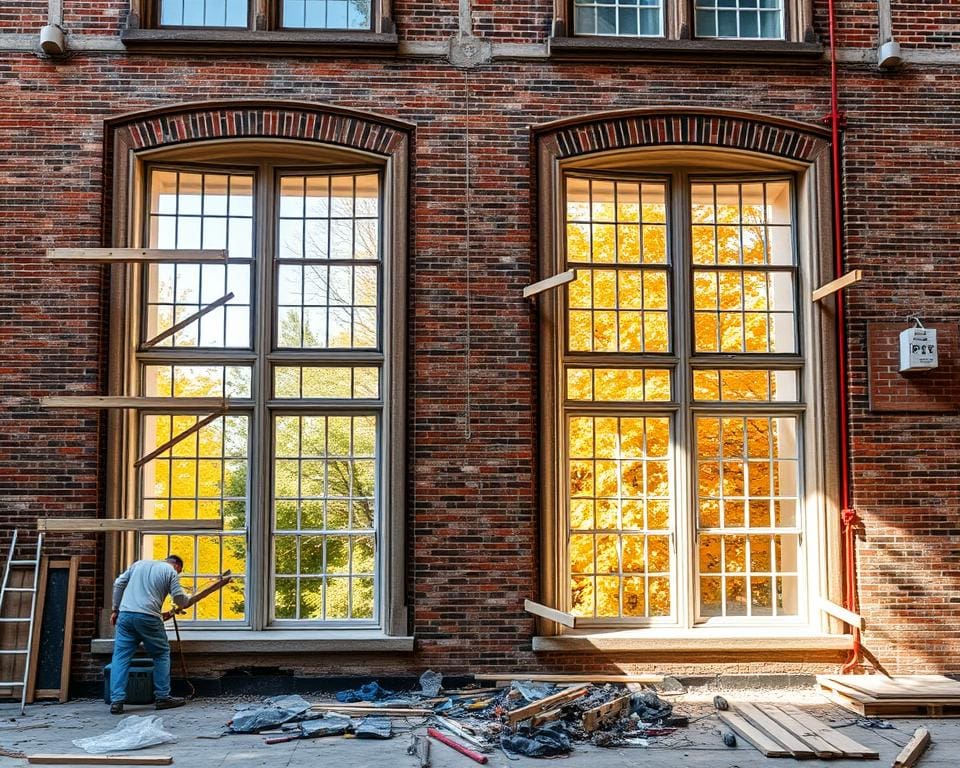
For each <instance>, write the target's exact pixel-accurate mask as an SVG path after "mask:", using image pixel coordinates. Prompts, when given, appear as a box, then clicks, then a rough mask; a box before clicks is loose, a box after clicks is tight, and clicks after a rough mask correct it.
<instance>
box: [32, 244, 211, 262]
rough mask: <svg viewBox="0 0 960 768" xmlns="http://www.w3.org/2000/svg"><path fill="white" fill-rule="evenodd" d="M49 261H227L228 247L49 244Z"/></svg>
mask: <svg viewBox="0 0 960 768" xmlns="http://www.w3.org/2000/svg"><path fill="white" fill-rule="evenodd" d="M47 259H48V260H49V261H80V262H87V263H89V264H129V263H134V262H139V263H165V264H174V263H176V262H195V261H226V259H227V251H225V250H219V249H210V248H204V249H196V248H48V249H47Z"/></svg>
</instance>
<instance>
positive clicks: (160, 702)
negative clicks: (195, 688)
mask: <svg viewBox="0 0 960 768" xmlns="http://www.w3.org/2000/svg"><path fill="white" fill-rule="evenodd" d="M186 703H187V700H186V699H181V698H180V697H179V696H168V697H167V698H165V699H157V709H176V708H177V707H182V706H183V705H184V704H186Z"/></svg>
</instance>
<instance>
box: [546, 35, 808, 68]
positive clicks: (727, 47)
mask: <svg viewBox="0 0 960 768" xmlns="http://www.w3.org/2000/svg"><path fill="white" fill-rule="evenodd" d="M550 56H551V57H552V58H554V59H600V60H609V59H610V58H611V57H613V58H623V59H637V58H667V59H676V58H693V59H727V60H735V61H741V62H743V61H746V60H753V59H760V60H763V59H789V60H794V61H796V60H813V61H817V60H819V59H820V58H822V57H823V46H822V45H820V43H797V42H788V41H785V40H664V39H660V38H637V37H605V36H604V37H600V36H594V37H589V36H583V37H553V38H550Z"/></svg>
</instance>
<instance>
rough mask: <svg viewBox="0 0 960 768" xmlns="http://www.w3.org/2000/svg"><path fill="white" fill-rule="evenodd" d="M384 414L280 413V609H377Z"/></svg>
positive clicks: (305, 613)
mask: <svg viewBox="0 0 960 768" xmlns="http://www.w3.org/2000/svg"><path fill="white" fill-rule="evenodd" d="M377 429H378V417H377V416H376V415H366V416H320V415H317V416H276V417H274V493H273V508H274V540H273V541H274V548H273V550H274V555H273V561H274V573H275V574H276V576H275V584H274V598H275V600H274V606H275V608H274V616H275V618H277V619H281V620H282V619H293V620H298V619H300V620H303V619H313V620H319V619H322V620H331V621H334V620H353V621H367V622H369V621H372V620H373V619H374V617H375V601H374V591H373V590H374V573H375V562H376V558H375V510H374V503H375V501H374V500H375V498H376V439H377V438H376V434H377Z"/></svg>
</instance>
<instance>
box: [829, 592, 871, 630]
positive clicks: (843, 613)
mask: <svg viewBox="0 0 960 768" xmlns="http://www.w3.org/2000/svg"><path fill="white" fill-rule="evenodd" d="M819 607H820V610H821V611H823V612H824V613H826V614H827V615H829V616H833V618H835V619H840V621H842V622H845V623H847V624H849V625H850V626H851V627H857V628H858V629H860V630H864V629H866V628H867V622H866V621H864V618H863V616H861V615H860V614H859V613H854V612H853V611H849V610H847V609H846V608H844V607H843V606H842V605H837V604H836V603H834V602H831V601H830V600H825V599H823V598H820V602H819Z"/></svg>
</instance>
